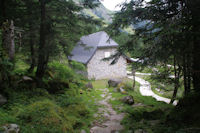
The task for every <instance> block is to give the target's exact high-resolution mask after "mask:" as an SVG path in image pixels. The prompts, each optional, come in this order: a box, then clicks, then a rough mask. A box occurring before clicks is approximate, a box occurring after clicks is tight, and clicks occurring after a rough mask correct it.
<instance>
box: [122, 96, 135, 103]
mask: <svg viewBox="0 0 200 133" xmlns="http://www.w3.org/2000/svg"><path fill="white" fill-rule="evenodd" d="M121 100H122V102H124V103H126V104H129V105H132V104H134V99H133V96H125V97H123V98H122V99H121Z"/></svg>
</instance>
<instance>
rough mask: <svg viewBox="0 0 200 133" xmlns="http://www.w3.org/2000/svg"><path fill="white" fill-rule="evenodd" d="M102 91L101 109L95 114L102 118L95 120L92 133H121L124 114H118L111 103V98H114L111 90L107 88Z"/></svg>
mask: <svg viewBox="0 0 200 133" xmlns="http://www.w3.org/2000/svg"><path fill="white" fill-rule="evenodd" d="M102 91H103V94H102V95H101V96H102V97H103V100H101V101H99V103H98V105H99V111H98V112H97V114H95V117H96V118H100V120H98V121H95V122H94V126H93V127H92V128H91V129H90V133H119V131H120V130H122V129H123V126H122V125H121V124H120V121H121V120H122V119H123V117H124V114H117V113H116V111H115V110H113V108H112V105H111V104H109V100H110V99H111V98H112V96H111V93H109V90H108V89H107V88H105V89H102Z"/></svg>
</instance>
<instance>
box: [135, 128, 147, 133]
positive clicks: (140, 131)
mask: <svg viewBox="0 0 200 133" xmlns="http://www.w3.org/2000/svg"><path fill="white" fill-rule="evenodd" d="M134 133H146V132H145V131H144V130H143V129H137V130H135V131H134Z"/></svg>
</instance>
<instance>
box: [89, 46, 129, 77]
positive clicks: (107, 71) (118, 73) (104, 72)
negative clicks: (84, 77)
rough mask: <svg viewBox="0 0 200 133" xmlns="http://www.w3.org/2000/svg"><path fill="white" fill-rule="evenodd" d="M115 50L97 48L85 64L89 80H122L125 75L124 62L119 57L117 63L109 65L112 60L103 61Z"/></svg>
mask: <svg viewBox="0 0 200 133" xmlns="http://www.w3.org/2000/svg"><path fill="white" fill-rule="evenodd" d="M116 50H117V48H98V49H97V51H96V53H95V54H94V56H93V57H92V59H91V60H90V61H89V63H88V64H87V72H88V78H89V79H93V78H94V79H109V78H124V77H126V76H127V73H126V60H125V59H124V58H123V57H120V59H119V60H118V62H117V63H116V64H114V65H110V63H111V62H112V60H110V61H103V60H102V59H103V58H105V57H108V56H110V55H112V54H114V53H115V52H116Z"/></svg>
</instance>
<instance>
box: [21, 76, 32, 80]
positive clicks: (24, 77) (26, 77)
mask: <svg viewBox="0 0 200 133" xmlns="http://www.w3.org/2000/svg"><path fill="white" fill-rule="evenodd" d="M22 80H23V81H33V79H32V78H31V77H28V76H23V77H22Z"/></svg>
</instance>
